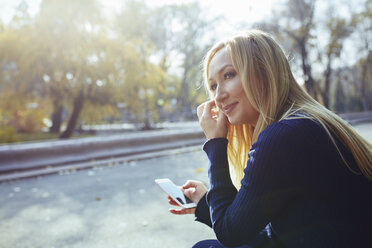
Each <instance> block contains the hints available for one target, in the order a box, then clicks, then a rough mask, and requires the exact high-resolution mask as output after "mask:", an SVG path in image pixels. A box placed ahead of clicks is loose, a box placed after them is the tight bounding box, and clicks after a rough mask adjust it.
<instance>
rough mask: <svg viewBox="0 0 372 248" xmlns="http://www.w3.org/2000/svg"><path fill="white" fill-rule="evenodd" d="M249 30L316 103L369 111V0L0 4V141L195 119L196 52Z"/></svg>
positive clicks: (199, 87) (35, 0)
mask: <svg viewBox="0 0 372 248" xmlns="http://www.w3.org/2000/svg"><path fill="white" fill-rule="evenodd" d="M249 28H260V29H263V30H265V31H268V32H270V33H272V34H273V35H274V36H275V38H276V39H277V40H278V41H279V42H280V43H281V44H282V45H283V47H284V49H285V50H286V52H287V53H288V56H289V58H290V61H291V66H292V68H293V71H294V73H295V75H296V78H297V80H298V82H299V83H300V84H301V85H303V87H304V88H305V89H306V90H307V91H308V92H309V93H310V94H311V95H312V96H314V97H315V98H316V99H317V100H318V101H319V102H321V103H322V104H324V105H325V106H326V107H328V108H330V109H332V110H333V111H335V112H337V113H347V112H360V111H368V110H372V70H371V68H372V51H371V49H372V48H371V47H372V1H371V0H354V1H347V0H331V1H316V0H271V1H270V0H260V1H258V0H257V1H256V0H250V1H238V0H231V1H228V2H225V1H214V0H202V1H186V0H184V1H176V0H173V1H172V0H169V1H166V0H157V1H151V0H148V1H141V0H123V1H121V0H117V1H115V0H107V1H104V0H101V1H99V0H78V1H77V0H12V1H7V0H0V142H1V143H10V142H19V141H27V140H39V139H51V138H69V137H73V136H86V135H94V133H95V130H97V129H98V128H99V127H102V126H105V127H108V128H110V127H118V125H119V128H122V129H123V130H124V129H128V130H138V129H141V130H148V129H154V128H158V127H161V124H163V123H176V122H187V121H194V120H195V119H196V114H195V109H196V107H197V106H198V105H199V104H200V103H201V102H203V101H205V100H206V98H207V94H206V92H205V90H204V88H203V84H202V76H201V62H202V59H203V56H204V54H205V52H206V50H207V49H208V48H209V47H210V46H211V45H212V44H213V43H214V42H215V41H217V40H219V39H221V38H224V37H228V36H230V35H232V34H234V33H235V32H237V31H238V30H244V29H249ZM115 125H116V126H115Z"/></svg>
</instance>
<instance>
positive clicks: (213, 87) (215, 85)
mask: <svg viewBox="0 0 372 248" xmlns="http://www.w3.org/2000/svg"><path fill="white" fill-rule="evenodd" d="M209 89H210V90H211V91H215V90H216V89H217V84H211V85H210V87H209Z"/></svg>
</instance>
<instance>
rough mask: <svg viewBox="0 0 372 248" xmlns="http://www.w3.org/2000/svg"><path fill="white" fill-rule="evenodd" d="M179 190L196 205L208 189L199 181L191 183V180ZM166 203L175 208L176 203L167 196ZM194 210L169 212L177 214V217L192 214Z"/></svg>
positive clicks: (172, 209) (183, 209)
mask: <svg viewBox="0 0 372 248" xmlns="http://www.w3.org/2000/svg"><path fill="white" fill-rule="evenodd" d="M181 190H182V191H183V193H184V194H185V195H186V196H187V197H188V198H189V199H190V200H192V201H193V202H195V203H196V204H198V202H199V201H200V199H201V198H202V197H203V196H204V195H205V193H207V191H208V189H207V187H205V185H204V184H203V183H202V182H199V181H193V180H188V181H187V182H186V183H185V184H184V185H183V186H182V187H181ZM168 201H169V204H170V205H172V206H177V207H179V205H178V204H177V202H175V201H173V199H172V198H171V197H169V196H168ZM195 209H196V208H181V209H174V208H171V209H169V211H170V212H171V213H172V214H178V215H183V214H194V213H195Z"/></svg>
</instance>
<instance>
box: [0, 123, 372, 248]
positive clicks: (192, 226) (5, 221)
mask: <svg viewBox="0 0 372 248" xmlns="http://www.w3.org/2000/svg"><path fill="white" fill-rule="evenodd" d="M356 129H357V130H358V132H360V134H362V136H364V137H365V138H367V139H368V140H369V141H370V142H372V124H362V125H358V126H356ZM191 150H192V151H189V152H186V153H174V154H171V155H169V156H164V157H159V158H154V159H148V160H141V161H135V162H129V163H124V164H123V163H122V164H120V163H116V164H108V165H106V166H101V167H96V168H93V169H89V170H81V171H72V172H69V173H66V172H64V173H61V174H55V175H49V176H44V177H39V178H31V179H23V180H18V181H10V182H4V183H1V184H0V248H39V247H40V248H44V247H45V248H62V247H69V248H74V247H79V248H85V247H87V248H88V247H89V248H107V247H110V248H115V247H120V248H142V247H152V248H160V247H161V248H164V247H180V248H183V247H185V248H186V247H191V246H192V245H193V244H195V243H196V242H197V241H199V240H201V239H208V238H214V234H213V232H212V230H211V229H210V228H209V227H207V226H205V225H203V224H200V223H197V222H195V221H194V217H193V216H191V215H188V216H175V215H172V214H170V213H169V212H168V208H169V205H168V203H167V197H166V195H165V193H163V192H162V191H161V190H160V188H158V187H157V186H156V184H155V183H154V179H155V178H163V177H169V178H171V179H172V180H173V181H174V182H175V183H176V184H183V183H184V182H185V181H186V180H187V179H197V180H201V181H204V182H207V181H208V178H207V160H206V156H205V155H204V153H203V152H202V151H201V149H200V147H198V148H195V149H191Z"/></svg>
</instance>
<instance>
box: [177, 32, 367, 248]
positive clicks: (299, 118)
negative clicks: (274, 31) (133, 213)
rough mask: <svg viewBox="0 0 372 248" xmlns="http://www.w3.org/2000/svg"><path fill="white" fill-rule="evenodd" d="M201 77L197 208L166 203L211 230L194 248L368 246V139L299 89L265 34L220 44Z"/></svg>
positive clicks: (192, 187)
mask: <svg viewBox="0 0 372 248" xmlns="http://www.w3.org/2000/svg"><path fill="white" fill-rule="evenodd" d="M204 74H205V83H206V86H207V88H208V90H209V92H210V96H211V100H210V101H207V102H205V103H204V104H202V105H200V106H199V107H198V111H197V112H198V117H199V121H200V125H201V127H202V129H203V130H204V133H205V135H206V137H207V139H208V141H207V142H206V143H205V144H204V147H203V149H204V151H205V152H206V154H207V156H208V159H209V163H210V167H209V174H208V175H209V180H210V189H209V190H207V189H206V188H205V186H204V185H203V184H202V183H201V182H197V181H188V182H187V183H186V184H185V185H184V186H183V190H184V192H185V194H186V195H187V196H188V197H189V198H190V199H192V200H193V201H194V202H195V203H197V207H196V208H195V209H191V210H190V209H171V210H170V211H171V212H172V213H174V214H190V213H195V216H196V220H198V221H200V222H203V223H205V224H207V225H209V226H211V227H213V229H214V232H215V234H216V237H217V240H205V241H201V242H199V243H197V244H196V245H195V246H194V247H209V248H210V247H296V248H299V247H311V248H314V247H371V245H372V244H371V242H370V241H369V238H368V237H370V236H371V233H372V182H371V180H372V146H371V144H369V143H368V142H367V141H366V140H364V139H363V138H362V137H360V136H359V135H358V134H357V133H356V132H355V131H354V130H353V129H352V128H351V127H350V126H349V125H348V124H347V123H345V122H344V121H343V120H342V119H340V118H339V117H338V116H337V115H335V114H333V113H332V112H331V111H329V110H327V109H326V108H324V107H323V106H322V105H320V104H319V103H318V102H316V101H315V100H314V99H313V98H311V97H310V96H309V95H308V94H307V93H306V92H305V91H304V90H303V89H302V88H301V87H300V86H299V84H298V83H297V82H296V80H295V79H294V77H293V74H292V72H291V69H290V66H289V63H288V60H287V58H286V56H285V54H284V53H283V50H282V49H281V48H280V46H279V45H278V44H277V43H276V42H275V40H274V39H273V38H272V37H270V36H269V35H268V34H266V33H264V32H262V31H258V30H251V31H248V32H246V33H244V34H241V35H238V36H235V37H233V38H231V39H228V40H226V41H222V42H220V43H218V44H216V45H215V46H214V47H213V48H212V49H211V50H210V51H209V52H208V54H207V56H206V58H205V64H204ZM170 204H172V205H175V203H174V202H172V201H170Z"/></svg>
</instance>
